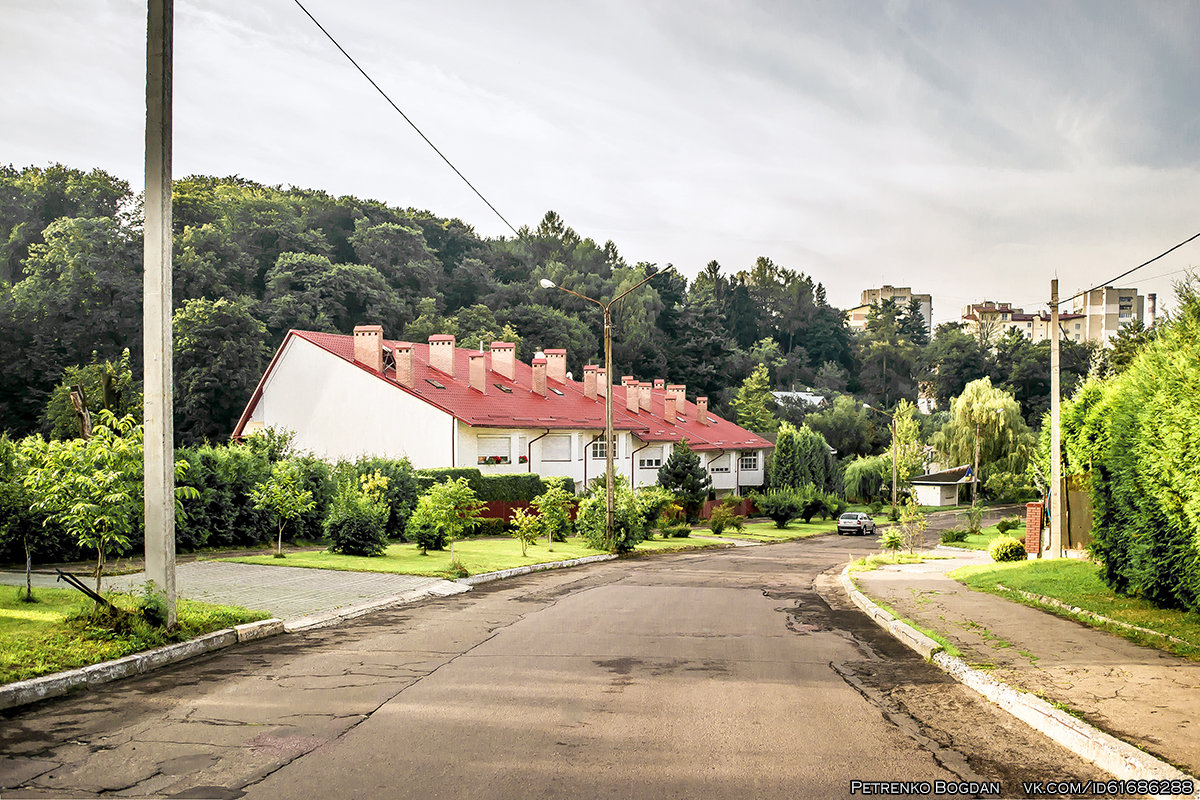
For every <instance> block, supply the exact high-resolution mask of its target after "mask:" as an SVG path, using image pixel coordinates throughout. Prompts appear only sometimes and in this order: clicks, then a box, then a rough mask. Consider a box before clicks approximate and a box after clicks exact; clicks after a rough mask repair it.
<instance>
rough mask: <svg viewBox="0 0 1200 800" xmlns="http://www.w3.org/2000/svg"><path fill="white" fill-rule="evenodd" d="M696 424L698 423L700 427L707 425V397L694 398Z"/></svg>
mask: <svg viewBox="0 0 1200 800" xmlns="http://www.w3.org/2000/svg"><path fill="white" fill-rule="evenodd" d="M696 422H699V423H700V424H701V425H707V424H708V398H707V397H697V398H696Z"/></svg>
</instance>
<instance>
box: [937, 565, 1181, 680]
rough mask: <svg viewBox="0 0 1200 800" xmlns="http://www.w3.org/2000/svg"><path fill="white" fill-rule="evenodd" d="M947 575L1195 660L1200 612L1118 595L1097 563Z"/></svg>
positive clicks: (971, 569)
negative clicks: (1048, 601) (1047, 600)
mask: <svg viewBox="0 0 1200 800" xmlns="http://www.w3.org/2000/svg"><path fill="white" fill-rule="evenodd" d="M950 577H952V578H954V579H955V580H958V581H961V582H962V583H965V584H966V585H967V586H969V587H971V588H972V589H977V590H979V591H984V592H990V593H991V594H996V595H999V596H1001V597H1007V598H1009V599H1010V600H1016V601H1017V602H1021V603H1025V604H1026V605H1030V606H1034V607H1036V608H1041V609H1043V610H1046V611H1051V612H1053V613H1055V614H1059V615H1060V616H1066V617H1071V618H1072V619H1077V620H1078V621H1080V622H1083V623H1085V624H1087V625H1091V626H1092V627H1094V628H1101V629H1104V630H1108V631H1110V632H1111V633H1115V634H1117V635H1119V636H1124V637H1125V638H1126V639H1129V640H1131V641H1134V642H1137V643H1138V644H1143V645H1147V646H1150V647H1156V648H1158V649H1160V650H1166V651H1167V652H1170V653H1174V654H1176V655H1179V656H1184V657H1185V658H1190V659H1192V660H1200V614H1197V613H1196V612H1194V611H1187V612H1185V611H1179V610H1176V609H1162V608H1157V607H1156V606H1154V605H1152V604H1151V603H1149V602H1147V601H1145V600H1141V599H1138V598H1134V597H1125V596H1124V595H1119V594H1117V593H1115V592H1114V591H1113V590H1112V589H1110V588H1108V586H1106V585H1105V584H1104V582H1103V581H1102V580H1101V579H1100V566H1099V565H1098V564H1094V563H1092V562H1090V561H1082V560H1077V559H1071V558H1062V559H1039V560H1037V561H1016V562H1011V563H1006V564H976V565H971V566H966V567H959V568H958V569H956V570H954V571H953V572H951V573H950ZM997 583H1000V584H1003V585H1004V586H1007V587H1008V588H1010V589H1019V590H1022V591H1026V592H1031V593H1033V594H1039V595H1044V596H1046V597H1052V598H1054V599H1056V600H1060V601H1062V602H1064V603H1066V604H1068V605H1071V606H1077V607H1079V608H1081V609H1084V610H1087V611H1091V612H1093V613H1095V614H1101V615H1103V616H1105V617H1109V618H1110V619H1115V620H1117V621H1119V622H1124V623H1126V624H1128V625H1137V626H1138V627H1141V628H1149V629H1150V630H1153V631H1158V632H1160V633H1164V634H1167V635H1169V636H1174V637H1177V638H1179V639H1183V640H1184V641H1185V642H1187V644H1180V643H1178V642H1173V641H1171V640H1170V639H1164V638H1162V637H1159V636H1153V635H1150V634H1144V633H1140V632H1138V631H1131V630H1128V629H1126V628H1121V627H1119V626H1114V625H1106V624H1104V623H1103V622H1098V621H1094V620H1090V619H1088V618H1086V617H1082V616H1078V615H1074V614H1071V613H1070V612H1069V611H1067V610H1065V609H1058V608H1055V607H1053V606H1046V605H1043V604H1040V603H1037V602H1035V601H1033V600H1029V599H1026V598H1025V597H1023V596H1022V595H1019V594H1016V593H1015V592H1005V591H1002V590H1000V589H997V588H996V584H997Z"/></svg>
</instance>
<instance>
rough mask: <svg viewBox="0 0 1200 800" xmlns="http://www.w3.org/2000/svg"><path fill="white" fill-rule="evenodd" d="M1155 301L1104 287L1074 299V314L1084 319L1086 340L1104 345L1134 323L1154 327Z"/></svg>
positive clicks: (1131, 290) (1132, 292) (1128, 289)
mask: <svg viewBox="0 0 1200 800" xmlns="http://www.w3.org/2000/svg"><path fill="white" fill-rule="evenodd" d="M1156 300H1157V297H1156V296H1155V295H1154V294H1149V295H1146V296H1145V297H1143V296H1142V295H1140V294H1138V291H1137V289H1133V288H1127V289H1118V288H1113V287H1112V286H1103V287H1101V288H1099V289H1092V290H1091V291H1089V292H1087V293H1086V294H1084V295H1081V296H1080V297H1076V298H1075V300H1074V301H1073V310H1074V312H1075V313H1076V314H1080V315H1082V316H1083V317H1084V330H1085V332H1086V334H1087V336H1086V338H1087V339H1090V340H1092V341H1094V342H1102V343H1105V344H1107V343H1108V342H1109V341H1111V340H1112V339H1113V337H1115V336H1116V335H1117V331H1118V330H1120V329H1121V328H1123V327H1125V326H1126V325H1129V324H1130V323H1132V322H1134V321H1137V322H1141V323H1143V324H1144V325H1146V326H1147V327H1153V325H1154V307H1155V302H1156Z"/></svg>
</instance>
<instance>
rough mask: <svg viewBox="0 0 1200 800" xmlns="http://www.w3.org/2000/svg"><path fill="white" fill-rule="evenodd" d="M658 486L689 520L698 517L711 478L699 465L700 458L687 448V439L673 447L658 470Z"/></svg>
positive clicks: (710, 484) (706, 495)
mask: <svg viewBox="0 0 1200 800" xmlns="http://www.w3.org/2000/svg"><path fill="white" fill-rule="evenodd" d="M658 485H659V486H661V487H663V488H664V489H666V490H668V491H670V492H672V493H673V494H674V495H675V497H676V498H677V499H678V500H679V503H680V505H682V506H683V509H684V511H685V512H686V513H687V518H688V519H689V520H695V519H697V518H698V517H699V513H700V504H701V503H703V502H704V499H705V498H706V497H708V490H709V487H710V486H712V478H711V477H710V476H709V474H708V470H706V469H705V468H704V466H703V465H702V464H701V463H700V456H699V455H698V454H697V453H696V452H694V451H693V450H692V448H691V447H689V446H688V442H687V439H684V440H683V441H681V442H679V444H677V445H675V448H674V449H673V450H672V451H671V455H669V456H668V457H667V460H666V461H664V462H663V465H662V466H661V467H659V468H658Z"/></svg>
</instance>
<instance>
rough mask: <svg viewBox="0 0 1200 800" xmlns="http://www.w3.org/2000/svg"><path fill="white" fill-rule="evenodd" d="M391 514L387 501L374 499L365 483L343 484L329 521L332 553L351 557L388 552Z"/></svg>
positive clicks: (347, 482)
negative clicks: (389, 518) (388, 527)
mask: <svg viewBox="0 0 1200 800" xmlns="http://www.w3.org/2000/svg"><path fill="white" fill-rule="evenodd" d="M379 494H382V492H379ZM388 510H389V509H388V505H387V503H386V502H385V501H384V500H383V498H382V497H380V498H378V499H377V498H376V497H372V496H371V494H370V493H369V492H368V491H364V489H363V487H362V484H361V483H360V484H356V483H353V482H351V481H345V482H343V483H342V484H341V485H339V486H338V489H337V493H336V494H335V495H334V497H333V502H332V503H331V504H330V506H329V516H328V517H326V518H325V535H326V536H328V537H329V540H330V545H329V549H330V550H332V551H333V552H335V553H343V554H345V555H348V556H378V555H381V554H382V553H383V551H384V550H386V549H387V520H388Z"/></svg>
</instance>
